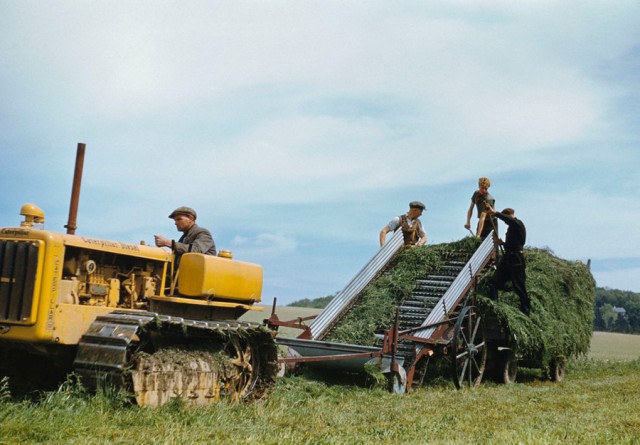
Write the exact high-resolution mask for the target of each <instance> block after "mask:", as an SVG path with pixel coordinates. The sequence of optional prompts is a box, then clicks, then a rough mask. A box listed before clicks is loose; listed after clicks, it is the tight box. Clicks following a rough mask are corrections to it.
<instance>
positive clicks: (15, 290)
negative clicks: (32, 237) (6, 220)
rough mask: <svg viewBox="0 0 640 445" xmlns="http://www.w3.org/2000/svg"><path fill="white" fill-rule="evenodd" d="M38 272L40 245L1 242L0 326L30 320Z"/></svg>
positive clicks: (24, 242) (28, 242) (23, 242)
mask: <svg viewBox="0 0 640 445" xmlns="http://www.w3.org/2000/svg"><path fill="white" fill-rule="evenodd" d="M37 269H38V245H37V244H36V243H32V242H30V241H12V240H0V322H12V323H23V322H25V321H27V320H29V318H30V315H31V308H32V304H33V291H34V286H35V281H36V272H37Z"/></svg>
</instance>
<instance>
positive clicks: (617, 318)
mask: <svg viewBox="0 0 640 445" xmlns="http://www.w3.org/2000/svg"><path fill="white" fill-rule="evenodd" d="M593 328H594V329H595V330H596V331H607V332H621V333H624V334H640V293H635V292H629V291H623V290H618V289H609V288H602V287H597V288H596V305H595V319H594V322H593Z"/></svg>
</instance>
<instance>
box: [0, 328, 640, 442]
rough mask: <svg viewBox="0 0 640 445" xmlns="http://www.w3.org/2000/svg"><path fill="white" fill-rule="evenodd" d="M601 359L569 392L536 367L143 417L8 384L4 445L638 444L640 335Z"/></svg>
mask: <svg viewBox="0 0 640 445" xmlns="http://www.w3.org/2000/svg"><path fill="white" fill-rule="evenodd" d="M261 317H262V316H261ZM591 357H593V358H587V359H584V360H581V361H574V362H571V363H570V364H569V368H568V370H567V375H566V378H565V380H564V381H563V382H561V383H552V382H549V381H547V380H544V379H542V376H541V375H540V373H539V372H537V371H535V370H534V371H529V372H525V373H521V374H520V375H521V377H520V379H519V380H520V382H519V383H517V384H514V385H507V386H505V385H496V384H494V383H483V384H482V385H481V386H480V387H478V388H475V389H473V390H467V391H457V390H455V389H454V387H453V384H452V383H451V382H450V380H449V379H442V380H439V381H437V382H434V383H433V384H432V385H430V386H427V387H422V388H420V389H418V390H416V391H414V392H412V393H410V394H407V395H404V396H398V395H394V394H389V393H387V392H386V390H385V389H384V388H382V387H373V388H367V387H362V386H357V385H353V384H351V385H349V384H331V383H327V382H322V381H312V380H308V379H306V378H304V377H286V378H283V379H280V380H279V381H278V384H277V385H276V388H275V390H274V392H273V393H272V394H271V396H270V397H269V398H268V399H265V400H260V401H257V402H253V403H249V404H231V403H221V404H218V405H215V406H211V407H207V408H191V407H188V406H185V405H183V404H181V403H171V404H169V405H166V406H164V407H162V408H160V409H141V408H139V407H137V406H131V405H129V404H128V403H127V401H126V400H125V397H124V396H123V395H120V394H99V395H88V394H85V393H84V392H83V391H82V390H81V388H77V387H74V386H72V385H64V386H62V387H61V388H60V389H59V390H58V391H57V392H52V393H47V394H45V395H44V396H43V397H42V398H41V399H40V400H39V401H36V402H34V401H20V400H15V399H13V398H11V396H10V394H8V391H7V389H6V385H0V444H76V443H82V444H111V443H114V444H187V443H188V444H213V443H216V444H217V443H223V444H227V443H228V444H245V443H246V444H370V443H372V444H373V443H376V444H379V443H398V444H418V443H436V444H439V443H447V444H448V443H491V444H493V443H532V444H552V443H553V444H555V443H581V444H584V443H587V444H601V443H612V444H625V443H626V444H637V443H640V415H638V413H640V336H620V335H619V334H606V333H596V335H594V339H593V350H592V352H591ZM596 358H597V360H596ZM620 360H622V361H620Z"/></svg>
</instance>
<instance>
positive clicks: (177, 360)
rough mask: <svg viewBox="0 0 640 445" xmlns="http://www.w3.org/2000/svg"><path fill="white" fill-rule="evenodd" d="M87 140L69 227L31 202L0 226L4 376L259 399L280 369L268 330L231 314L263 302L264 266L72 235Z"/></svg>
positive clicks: (155, 397) (146, 395) (192, 397)
mask: <svg viewBox="0 0 640 445" xmlns="http://www.w3.org/2000/svg"><path fill="white" fill-rule="evenodd" d="M84 148H85V147H84V144H79V145H78V155H77V158H76V174H75V176H74V186H73V191H72V198H71V209H70V216H69V223H68V224H67V226H66V227H67V233H57V232H53V231H48V230H44V225H43V224H44V219H45V215H44V212H43V211H42V210H40V209H39V208H38V207H37V206H36V205H34V204H26V205H24V206H23V207H22V209H21V211H20V214H21V215H22V216H23V217H24V218H23V220H22V221H21V223H20V225H19V226H18V227H13V228H2V229H0V375H3V374H4V375H7V376H9V382H10V383H11V381H12V379H16V380H22V382H23V383H27V384H37V383H39V382H41V381H45V380H47V379H48V378H49V377H51V376H52V375H63V374H65V373H67V372H69V371H73V372H74V373H75V374H76V375H78V376H79V377H80V379H81V382H82V383H83V384H84V385H85V386H87V387H89V388H98V387H100V386H101V385H105V384H107V385H115V386H118V387H122V388H124V389H126V390H128V391H130V392H131V393H132V394H133V395H134V396H135V400H136V402H137V403H138V404H140V405H143V406H159V405H162V404H164V403H166V402H167V401H169V400H171V399H172V398H175V397H180V398H183V399H184V400H185V401H187V402H189V403H193V404H207V403H214V402H216V401H218V400H220V399H231V400H240V399H249V398H256V397H262V396H264V395H266V394H267V393H268V392H269V390H270V389H271V388H272V386H273V384H274V382H275V378H276V374H277V371H278V366H277V347H276V343H275V340H274V338H273V335H272V332H271V331H269V330H268V329H267V328H265V327H264V326H263V325H260V324H257V323H246V322H239V321H238V318H239V317H240V316H241V315H243V314H244V313H245V312H247V311H249V310H262V307H257V306H254V304H255V303H257V302H260V297H261V292H262V267H261V266H259V265H256V264H250V263H245V262H240V261H236V260H234V259H232V258H231V256H232V255H231V254H230V253H229V252H225V251H223V252H222V254H221V255H220V256H211V255H202V254H198V253H187V254H184V255H182V257H181V259H180V262H179V266H178V267H174V265H175V264H176V263H175V259H174V256H173V254H172V253H171V252H169V251H167V250H164V249H162V248H158V247H152V246H148V245H145V244H144V243H141V244H129V243H124V242H118V241H106V240H101V239H95V238H89V237H84V236H78V235H75V229H76V227H75V214H76V212H77V203H78V196H79V187H80V185H79V184H80V178H81V173H82V163H83V159H84ZM174 269H175V270H174ZM25 380H26V382H25Z"/></svg>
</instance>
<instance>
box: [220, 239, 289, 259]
mask: <svg viewBox="0 0 640 445" xmlns="http://www.w3.org/2000/svg"><path fill="white" fill-rule="evenodd" d="M297 244H298V243H297V242H296V240H295V239H294V238H292V237H290V236H287V235H285V234H283V233H260V234H258V235H256V236H255V237H254V238H250V237H246V236H235V237H234V238H233V239H232V240H231V245H232V246H233V247H234V249H235V248H237V250H239V251H242V253H243V256H260V255H270V256H273V257H277V256H280V255H287V254H290V253H293V252H295V251H296V247H297Z"/></svg>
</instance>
